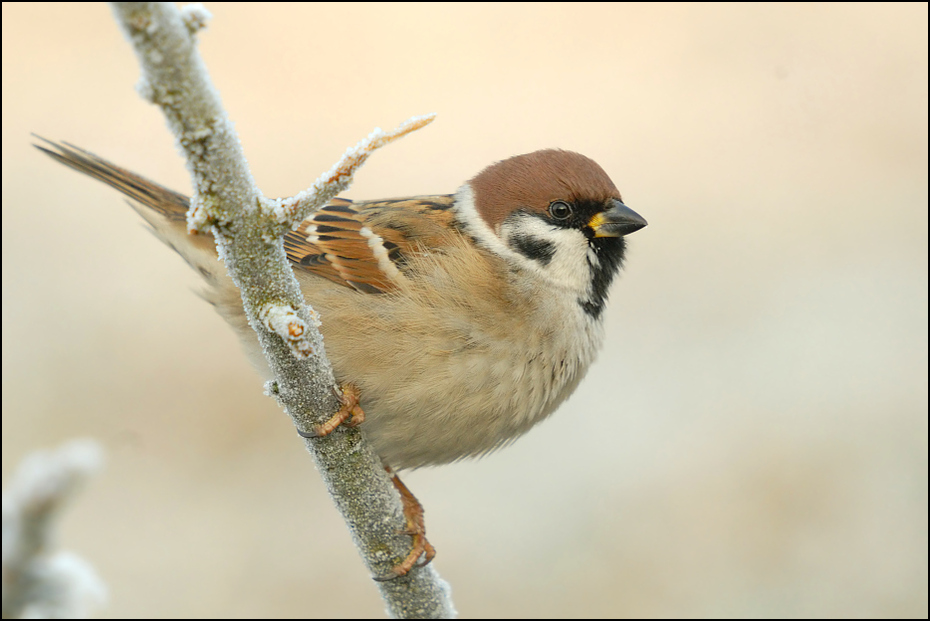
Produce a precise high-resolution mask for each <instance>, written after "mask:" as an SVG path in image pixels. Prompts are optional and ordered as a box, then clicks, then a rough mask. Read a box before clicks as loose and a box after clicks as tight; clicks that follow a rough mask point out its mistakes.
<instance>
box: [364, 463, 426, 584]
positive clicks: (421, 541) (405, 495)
mask: <svg viewBox="0 0 930 621" xmlns="http://www.w3.org/2000/svg"><path fill="white" fill-rule="evenodd" d="M385 470H387V471H388V473H389V474H390V475H391V483H393V484H394V488H395V489H396V490H397V492H398V493H399V494H400V502H401V505H403V507H404V519H405V520H406V522H407V524H406V526H407V527H406V528H405V529H404V530H403V531H401V532H402V533H403V534H405V535H410V536H411V537H412V538H413V547H412V548H411V549H410V553H409V554H407V557H406V558H405V559H404V560H403V561H401V562H400V563H398V564H397V565H394V567H392V568H391V571H390V573H389V574H387V575H386V576H378V577H376V578H375V580H377V581H378V582H386V581H388V580H393V579H394V578H399V577H401V576H406V575H407V573H408V572H409V571H410V570H411V569H413V568H414V567H425V566H426V565H428V564H429V563H430V561H432V560H433V559H434V558H435V557H436V549H435V548H434V547H433V546H432V545H430V542H429V541H427V540H426V522H425V520H424V519H423V505H421V504H420V501H419V500H417V498H416V496H414V495H413V493H412V492H411V491H410V490H409V489H408V488H407V486H406V485H404V482H403V481H401V480H400V477H398V476H397V475H396V474H394V472H393V471H392V470H391V469H390V468H385ZM421 556H424V559H423V562H422V563H417V561H418V560H420V557H421Z"/></svg>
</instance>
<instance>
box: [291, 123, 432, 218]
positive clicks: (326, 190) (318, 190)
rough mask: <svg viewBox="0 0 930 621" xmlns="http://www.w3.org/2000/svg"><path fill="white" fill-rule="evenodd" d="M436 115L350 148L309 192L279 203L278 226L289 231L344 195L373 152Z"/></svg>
mask: <svg viewBox="0 0 930 621" xmlns="http://www.w3.org/2000/svg"><path fill="white" fill-rule="evenodd" d="M435 118H436V115H435V114H424V115H423V116H415V117H412V118H409V119H407V120H406V121H404V122H403V123H401V124H400V125H399V126H398V127H396V128H395V129H393V130H391V131H389V132H385V131H383V130H382V129H381V128H380V127H376V128H375V129H374V131H372V132H371V133H370V134H368V136H367V137H365V138H363V139H362V140H360V141H359V143H358V144H357V145H355V146H354V147H351V148H349V149H348V150H347V151H346V152H345V154H343V156H342V159H340V160H339V161H338V162H336V165H335V166H333V167H332V168H330V169H329V172H327V173H325V174H323V175H322V176H321V177H320V178H319V179H317V180H316V181H315V182H314V183H313V185H311V186H310V187H309V188H307V189H306V190H304V191H303V192H300V193H299V194H296V195H295V196H292V197H291V198H285V199H282V200H280V202H279V203H278V204H276V205H275V206H274V212H273V213H274V216H275V218H276V219H277V220H278V222H280V223H281V224H288V225H290V226H291V227H292V228H294V227H296V226H297V225H298V224H300V223H301V222H303V220H304V218H306V217H307V216H308V215H310V213H312V212H313V211H315V210H317V209H319V208H320V207H322V206H323V205H325V204H326V203H328V202H329V201H330V200H332V199H333V198H335V197H336V196H337V195H338V194H339V193H340V192H343V191H345V189H346V188H348V187H349V186H350V185H351V184H352V179H353V177H354V176H355V171H357V170H358V169H359V168H361V166H362V164H364V163H365V160H367V159H368V157H369V156H370V155H371V154H372V153H374V152H375V150H376V149H380V148H381V147H383V146H385V145H387V144H390V143H392V142H394V141H395V140H397V139H398V138H402V137H403V136H406V135H407V134H409V133H410V132H414V131H416V130H418V129H420V128H421V127H425V126H427V125H429V124H430V123H432V122H433V120H434V119H435Z"/></svg>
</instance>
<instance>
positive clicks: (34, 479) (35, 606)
mask: <svg viewBox="0 0 930 621" xmlns="http://www.w3.org/2000/svg"><path fill="white" fill-rule="evenodd" d="M102 461H103V454H102V451H101V449H100V447H99V446H98V445H97V443H95V442H92V441H90V440H76V441H74V442H69V443H68V444H66V445H64V446H62V447H61V448H59V449H57V450H55V451H36V452H35V453H33V454H31V455H29V456H28V457H27V458H26V459H24V460H23V462H22V463H21V464H20V466H19V468H18V469H17V470H16V473H15V474H14V475H13V476H12V477H11V478H10V482H9V485H8V487H7V489H6V490H5V491H4V492H3V618H4V619H21V618H31V619H79V618H85V617H87V615H88V613H89V612H90V610H91V609H93V608H99V607H100V606H101V605H102V604H103V603H104V601H105V600H106V586H105V585H104V584H103V581H102V580H100V578H99V577H98V576H97V573H96V572H95V571H94V570H93V568H92V567H91V566H90V565H89V564H88V563H87V562H86V561H84V560H83V559H81V558H80V557H78V556H77V555H75V554H73V553H70V552H64V551H58V552H55V551H54V548H55V545H54V544H55V531H54V526H55V521H56V518H58V516H59V514H60V513H61V510H62V508H63V507H64V505H65V503H66V502H67V501H68V499H69V498H70V497H71V496H72V495H73V494H74V492H75V490H77V489H78V488H79V487H80V486H81V484H82V483H83V482H84V481H85V480H86V479H87V478H88V477H89V476H90V475H91V474H93V473H94V472H96V471H97V470H98V469H99V468H100V465H101V463H102Z"/></svg>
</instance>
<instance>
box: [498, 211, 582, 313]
mask: <svg viewBox="0 0 930 621" xmlns="http://www.w3.org/2000/svg"><path fill="white" fill-rule="evenodd" d="M501 237H502V238H503V240H504V242H505V243H506V245H507V246H508V247H509V248H511V249H513V248H517V247H522V246H526V245H529V246H530V247H531V248H534V247H535V248H544V247H545V248H547V249H548V251H547V252H546V254H545V256H543V257H540V258H537V259H531V258H529V257H528V256H526V254H525V253H520V252H514V251H513V250H511V252H514V254H516V255H518V256H520V258H521V259H522V261H523V262H524V263H528V264H529V266H530V267H531V268H532V269H533V270H534V271H535V272H537V273H539V274H540V275H542V276H543V277H544V278H546V279H547V280H549V281H550V282H552V283H553V284H555V285H557V286H560V287H563V288H567V289H570V290H572V291H574V292H575V293H577V294H579V295H581V296H582V297H587V294H588V293H589V291H590V286H591V278H592V272H591V266H590V264H589V250H590V246H589V245H588V240H587V238H586V237H585V236H584V233H582V232H581V231H579V230H578V229H567V228H562V227H559V226H555V225H553V224H550V223H548V222H546V221H545V220H543V219H542V218H539V217H537V216H533V215H530V214H523V215H518V216H516V217H511V218H509V219H508V220H506V221H505V222H504V224H503V225H502V226H501Z"/></svg>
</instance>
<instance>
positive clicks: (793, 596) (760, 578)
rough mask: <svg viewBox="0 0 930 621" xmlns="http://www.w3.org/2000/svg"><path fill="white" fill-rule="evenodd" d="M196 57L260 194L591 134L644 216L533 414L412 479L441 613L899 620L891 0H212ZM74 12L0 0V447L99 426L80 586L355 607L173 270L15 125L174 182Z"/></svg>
mask: <svg viewBox="0 0 930 621" xmlns="http://www.w3.org/2000/svg"><path fill="white" fill-rule="evenodd" d="M208 8H209V9H210V10H211V11H212V12H213V13H214V19H213V21H212V22H211V24H210V26H209V28H208V30H206V31H205V32H204V33H202V36H201V49H202V52H203V55H204V57H205V59H206V62H207V64H208V66H209V67H210V70H211V72H212V76H213V79H214V81H215V83H216V85H217V87H218V89H219V90H220V92H221V93H222V96H223V99H224V101H225V104H226V105H227V107H228V109H229V112H230V115H231V116H232V118H233V119H234V120H235V122H236V126H237V128H238V130H239V131H240V132H241V138H242V142H243V145H244V148H245V151H246V154H247V156H248V158H249V161H250V163H251V165H252V170H253V172H254V174H255V176H256V178H257V180H258V182H259V184H260V185H261V186H262V188H263V189H264V191H265V193H266V194H268V195H270V196H276V195H288V194H292V193H294V192H297V191H299V190H301V189H303V188H304V187H306V186H307V185H309V184H310V183H311V182H312V181H313V180H314V179H315V178H316V177H317V175H319V174H320V173H321V172H322V171H324V170H326V169H328V168H329V166H330V165H331V164H332V163H333V162H334V161H335V160H336V159H337V158H338V157H339V155H340V154H341V153H342V152H343V150H344V149H345V148H347V147H348V146H350V145H352V144H354V143H355V142H356V141H357V140H359V139H360V138H361V137H363V136H365V135H366V134H368V132H369V131H370V130H371V129H372V128H373V127H375V126H382V127H393V126H395V125H396V124H397V123H399V122H400V121H402V120H403V119H405V118H407V117H408V116H411V115H414V114H422V113H425V112H437V113H439V118H438V120H437V121H436V122H435V123H434V124H433V125H432V126H430V127H429V128H427V129H425V130H423V131H421V132H418V133H416V134H414V135H412V136H409V137H407V138H405V139H404V140H403V141H401V142H400V143H398V144H397V145H394V146H391V147H389V148H388V149H386V150H384V151H382V152H379V153H378V154H376V155H375V156H374V157H373V158H372V159H371V160H370V161H369V163H368V165H366V167H365V168H364V169H363V170H362V171H361V173H360V174H359V175H358V179H357V183H356V184H355V186H354V187H353V188H352V189H351V191H350V192H349V193H348V196H350V197H356V198H378V197H387V196H397V195H404V194H417V193H430V192H451V191H453V190H455V188H456V187H457V186H458V185H459V184H460V183H461V182H462V181H463V180H465V179H467V178H468V177H470V176H471V175H473V174H475V173H476V172H477V171H478V170H480V169H481V168H482V167H483V166H485V165H487V164H489V163H491V162H492V161H495V160H497V159H501V158H505V157H507V156H510V155H512V154H516V153H524V152H527V151H531V150H535V149H538V148H542V147H562V148H567V149H573V150H577V151H580V152H582V153H585V154H586V155H589V156H591V157H593V158H594V159H595V160H597V161H598V162H599V163H600V164H601V165H602V166H603V167H604V168H605V169H606V170H607V171H608V172H609V174H610V175H611V176H612V177H613V179H614V181H615V182H616V183H617V185H618V186H619V187H620V188H621V191H622V192H623V195H624V198H625V199H626V202H627V203H628V204H629V205H630V206H631V207H633V208H634V209H636V210H637V211H639V212H640V213H642V214H643V215H644V216H645V217H646V218H647V219H648V220H649V223H650V225H649V227H648V228H647V229H645V230H644V231H642V232H640V233H637V234H636V235H635V236H633V237H632V238H631V240H630V241H631V247H632V248H631V252H630V255H629V261H628V267H627V270H626V271H625V273H624V274H623V277H622V278H621V280H620V282H619V284H618V285H616V286H615V288H614V289H613V293H612V298H611V304H610V307H609V312H608V314H607V334H608V342H607V343H606V345H605V347H604V351H603V353H602V355H601V356H600V359H599V361H598V363H597V364H596V365H595V366H594V368H593V369H592V370H591V372H590V373H589V375H588V377H587V379H586V380H585V382H584V383H583V384H582V385H581V388H580V390H579V391H578V393H577V394H576V395H575V396H574V397H573V398H572V399H571V400H570V401H569V402H568V403H567V404H565V406H564V407H563V408H562V409H561V411H560V412H558V414H557V415H556V416H555V417H554V418H553V419H552V420H551V421H548V422H547V423H546V424H543V425H541V426H540V427H539V428H538V429H536V430H534V431H533V432H532V433H530V434H529V435H528V436H527V437H526V438H524V439H522V440H521V441H519V442H517V443H516V444H515V445H514V446H512V447H510V448H508V449H507V450H505V451H503V452H501V453H499V454H495V455H493V456H490V457H488V458H486V459H483V460H480V461H477V462H466V463H460V464H455V465H451V466H446V467H443V468H438V469H432V470H426V471H418V472H414V473H410V474H408V475H407V482H408V484H409V485H410V486H411V487H412V488H413V490H414V491H415V492H416V493H417V494H418V495H419V496H420V498H421V499H422V501H423V502H424V504H425V506H426V508H427V520H428V525H429V531H430V535H431V540H432V541H433V543H434V544H435V545H436V547H437V548H438V549H439V557H438V558H437V560H436V566H437V568H438V569H439V570H440V572H441V573H442V575H443V576H444V577H445V578H446V579H448V580H449V581H450V582H451V584H452V587H453V589H454V598H455V603H456V605H457V606H458V609H459V610H460V612H461V613H462V614H463V615H464V616H467V617H480V616H556V617H557V616H563V615H564V616H588V615H590V616H639V615H649V616H660V615H661V616H677V615H683V616H716V615H723V616H743V615H747V616H770V615H775V616H807V615H812V616H834V615H838V616H912V617H926V615H927V200H928V197H927V7H926V4H912V5H881V6H878V5H855V6H851V5H800V6H799V5H790V6H783V5H776V6H771V5H752V6H743V5H740V6H719V5H718V6H666V5H648V6H642V5H640V6H637V5H633V6H626V5H622V6H616V5H597V6H588V5H572V6H564V5H561V6H560V5H545V6H538V5H520V6H496V5H495V6H489V5H480V6H448V5H441V6H409V5H401V6H395V5H377V6H364V5H363V6H343V5H340V6H276V5H268V6H265V5H263V6H261V7H257V6H243V5H238V6H230V5H223V4H210V5H208ZM137 76H138V69H137V65H136V61H135V59H134V57H133V55H132V52H131V51H130V48H129V46H128V44H127V43H126V42H125V41H124V39H123V38H122V35H121V34H120V33H119V31H118V30H117V28H116V26H115V24H114V22H113V20H112V18H111V16H110V13H109V9H107V8H106V7H105V6H101V5H68V6H60V5H29V6H23V5H10V4H3V476H4V480H6V478H7V477H8V476H9V473H10V472H11V470H12V469H13V468H14V467H15V464H16V463H17V462H18V461H19V460H20V458H22V457H23V455H25V454H26V453H28V452H29V451H31V450H34V449H37V448H41V447H50V446H55V445H57V444H59V443H61V442H63V441H65V440H67V439H70V438H72V437H76V436H90V437H94V438H97V439H99V440H100V441H101V442H102V443H103V444H104V445H105V446H106V448H107V451H108V459H109V462H108V466H107V468H106V470H105V471H104V472H103V473H102V474H101V476H99V477H98V478H97V479H96V480H94V481H93V483H92V484H91V485H90V486H88V488H87V489H86V491H85V493H83V494H82V495H81V496H80V497H79V498H78V499H77V502H75V503H74V505H73V507H72V510H71V511H70V512H69V513H68V515H67V516H66V519H65V520H64V523H63V524H62V530H61V544H62V545H63V546H65V547H66V548H68V549H71V550H74V551H76V552H78V553H80V554H81V555H83V556H84V557H86V558H87V559H89V560H90V561H91V562H92V563H93V564H94V565H95V566H96V567H97V569H98V570H99V572H100V574H101V575H102V576H103V577H104V579H105V580H106V581H107V583H108V584H109V587H110V589H111V600H110V604H109V606H108V607H107V608H106V609H105V610H103V611H102V614H103V615H105V616H110V617H122V616H128V617H141V616H169V617H171V616H174V617H184V616H188V615H190V616H220V617H221V616H236V617H239V616H245V617H248V616H294V617H308V616H310V617H315V616H320V617H326V616H371V615H375V616H377V615H380V614H382V609H383V608H382V605H381V603H380V600H379V598H378V595H377V591H376V589H375V588H374V586H373V585H372V583H371V581H370V579H369V578H368V576H367V573H366V571H365V569H364V567H363V566H362V564H361V562H360V561H359V559H358V557H357V555H356V553H355V551H354V550H353V548H352V546H351V543H350V540H349V537H348V535H347V533H346V531H345V529H344V527H343V526H342V524H341V522H340V518H339V517H338V516H337V514H336V512H335V511H334V509H333V507H332V505H331V503H330V501H329V499H328V498H327V496H326V494H325V492H324V490H323V489H322V486H321V484H320V482H319V480H318V477H317V475H316V473H315V472H314V470H313V466H312V463H311V460H310V458H309V457H308V456H307V455H306V454H305V453H304V449H303V445H302V443H301V442H299V441H298V439H297V438H296V437H295V434H294V431H293V429H292V427H291V425H290V423H289V421H288V420H287V419H286V418H285V417H284V416H283V415H282V414H281V413H280V412H278V411H277V408H276V406H275V405H274V404H273V403H271V402H270V401H269V400H268V399H266V398H265V397H263V396H262V387H261V383H260V381H259V379H258V377H257V376H256V375H255V374H254V373H253V371H252V370H251V369H250V368H249V365H248V364H247V362H245V360H244V359H243V357H242V356H241V355H240V352H239V347H238V345H237V343H236V341H235V339H234V337H233V335H232V333H231V332H230V331H228V330H227V329H226V327H225V326H224V325H223V323H222V321H220V320H219V319H218V318H217V317H216V316H214V314H213V312H212V310H211V309H210V308H209V307H208V306H207V305H206V304H204V303H202V302H201V301H200V300H199V299H198V298H197V297H196V296H195V295H192V294H191V291H190V290H191V289H192V288H196V287H197V286H198V285H197V278H196V276H195V275H194V274H193V273H190V272H189V271H188V268H187V267H186V266H185V265H184V264H183V263H182V262H181V261H180V260H179V259H178V258H177V257H176V256H174V255H173V254H172V253H171V252H169V251H168V250H166V249H165V248H164V247H162V246H161V245H160V244H159V243H157V242H156V241H155V240H154V239H153V238H152V237H151V236H150V235H149V234H148V233H147V232H145V230H144V229H143V228H142V226H140V221H139V219H138V217H137V216H136V215H135V214H134V213H133V212H132V211H131V210H130V209H129V208H128V207H127V206H126V205H125V204H124V203H123V201H122V199H121V198H120V197H119V196H118V195H117V194H116V193H115V192H113V191H111V190H109V189H107V188H106V187H104V186H102V185H100V184H98V183H95V182H93V181H91V180H89V179H86V178H82V177H80V176H79V175H77V174H75V173H73V172H71V171H68V170H66V169H65V168H63V167H60V166H57V165H55V164H53V163H52V162H51V161H49V160H48V159H47V158H45V157H44V156H42V155H40V154H39V153H38V152H36V151H35V150H34V149H32V148H31V147H30V146H29V143H30V137H29V132H37V133H40V134H43V135H45V136H48V137H51V138H56V139H65V140H68V141H71V142H73V143H75V144H78V145H81V146H84V147H86V148H88V149H90V150H92V151H94V152H96V153H99V154H101V155H104V156H106V157H108V158H110V159H112V160H114V161H116V162H118V163H121V164H123V165H125V166H127V167H129V168H131V169H134V170H137V171H139V172H140V173H142V174H144V175H146V176H149V177H151V178H153V179H157V180H160V181H161V182H162V183H165V184H166V185H169V186H172V187H175V188H177V189H181V190H185V191H188V190H189V187H190V185H189V182H188V180H187V177H186V173H185V170H184V166H183V163H182V160H181V159H180V157H179V156H178V155H177V153H176V150H175V148H174V145H173V142H172V138H171V137H170V135H169V134H168V132H167V130H166V129H165V124H164V122H163V120H162V119H161V116H160V113H159V112H158V110H157V109H155V108H153V107H152V106H150V105H148V104H146V103H145V102H143V101H142V100H141V99H140V98H139V97H138V96H137V95H136V93H135V92H134V91H133V85H134V83H135V81H136V79H137Z"/></svg>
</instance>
